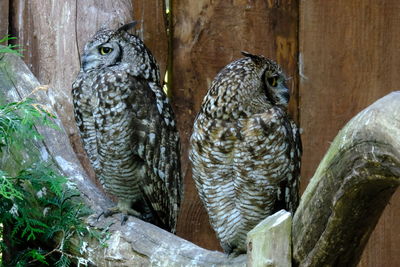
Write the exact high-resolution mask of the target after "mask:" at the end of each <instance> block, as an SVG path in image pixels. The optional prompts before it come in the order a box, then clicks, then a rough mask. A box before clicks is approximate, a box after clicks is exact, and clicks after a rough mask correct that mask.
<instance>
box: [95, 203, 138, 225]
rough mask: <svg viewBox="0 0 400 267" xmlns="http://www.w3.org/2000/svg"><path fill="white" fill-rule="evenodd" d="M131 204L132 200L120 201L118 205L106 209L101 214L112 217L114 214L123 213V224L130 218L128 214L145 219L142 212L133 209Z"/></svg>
mask: <svg viewBox="0 0 400 267" xmlns="http://www.w3.org/2000/svg"><path fill="white" fill-rule="evenodd" d="M130 206H131V204H130V202H124V201H119V202H118V205H117V206H115V207H112V208H108V209H107V210H106V211H104V212H103V213H102V214H100V216H101V215H104V217H110V216H112V215H114V214H117V213H121V225H123V224H125V222H126V221H127V220H128V215H131V216H135V217H136V218H139V219H143V218H142V217H143V216H142V215H141V214H140V212H138V211H136V210H134V209H132V208H131V207H130ZM100 216H99V218H100Z"/></svg>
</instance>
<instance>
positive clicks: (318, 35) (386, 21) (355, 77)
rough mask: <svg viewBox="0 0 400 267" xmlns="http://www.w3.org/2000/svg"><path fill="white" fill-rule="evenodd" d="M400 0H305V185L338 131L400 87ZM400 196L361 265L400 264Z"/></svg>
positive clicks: (302, 22) (302, 81) (302, 97)
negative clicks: (367, 107)
mask: <svg viewBox="0 0 400 267" xmlns="http://www.w3.org/2000/svg"><path fill="white" fill-rule="evenodd" d="M399 12H400V2H398V1H396V0H388V1H384V2H379V1H373V0H365V1H362V0H351V1H348V0H339V1H318V0H311V1H301V8H300V77H301V78H300V100H301V101H300V124H301V127H302V128H303V130H304V133H303V135H302V140H303V147H304V155H303V166H302V188H303V189H304V188H305V186H306V185H307V183H308V179H309V178H310V177H311V176H312V174H313V173H314V171H315V168H316V167H317V165H318V163H319V162H320V160H321V158H322V156H323V155H324V154H325V152H326V150H327V148H328V147H329V144H330V143H329V142H330V141H332V139H333V138H334V137H335V136H336V134H337V132H338V131H339V130H340V129H341V128H342V126H344V124H345V123H346V122H347V121H348V120H350V119H351V118H352V117H353V116H354V115H355V114H356V113H358V112H359V111H360V110H362V109H363V108H365V107H366V106H368V105H369V104H371V103H372V102H374V101H375V100H376V99H378V98H380V97H382V96H384V95H386V94H387V93H389V92H390V91H393V90H398V84H399V82H400V76H399V75H398V70H399V69H400V54H399V51H400V19H399V17H398V14H399ZM399 202H400V194H399V193H397V194H395V195H394V196H393V198H392V200H391V204H390V205H389V206H388V207H387V208H386V210H385V212H384V214H383V216H382V217H381V219H380V222H379V224H378V226H377V227H376V229H375V231H374V233H373V234H372V236H371V238H370V240H369V243H368V245H367V248H366V250H365V251H364V254H363V258H362V260H361V263H360V266H363V267H364V266H365V267H366V266H371V267H372V266H398V265H400V256H399V255H400V247H399V246H398V244H399V243H400V228H399V227H398V222H399V221H398V218H399V215H400V214H399V207H400V203H399Z"/></svg>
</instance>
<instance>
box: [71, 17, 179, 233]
mask: <svg viewBox="0 0 400 267" xmlns="http://www.w3.org/2000/svg"><path fill="white" fill-rule="evenodd" d="M135 24H136V22H133V23H129V24H126V25H124V26H122V27H120V28H119V29H116V30H108V29H100V30H99V31H98V32H97V33H96V34H95V35H94V36H93V38H92V39H91V40H90V41H89V42H88V43H87V44H86V45H85V48H84V51H83V56H82V64H81V69H80V72H79V74H78V76H77V78H76V80H75V82H74V83H73V85H72V96H73V106H74V115H75V120H76V123H77V126H78V130H79V133H80V136H81V139H82V143H83V146H84V149H85V151H86V153H87V155H88V158H89V160H90V162H91V165H92V166H93V169H94V171H95V174H96V176H97V178H98V179H99V181H100V183H101V184H102V186H103V188H104V190H105V191H106V192H108V193H110V194H112V195H113V196H115V197H117V199H118V204H117V206H116V207H114V208H111V209H110V210H108V211H107V212H106V214H107V215H110V214H114V213H119V212H121V213H123V214H127V215H133V216H136V217H139V218H141V219H143V220H146V221H148V222H151V223H153V224H155V225H157V226H159V227H162V228H164V229H166V230H168V231H171V232H175V225H176V221H177V214H178V209H179V206H180V203H181V198H182V176H181V173H180V144H179V135H178V132H177V128H176V124H175V119H174V114H173V111H172V108H171V105H170V103H169V101H168V98H167V97H166V95H165V93H164V92H163V90H162V88H161V87H160V73H159V69H158V66H157V63H156V61H155V59H154V57H153V56H152V54H151V52H150V51H149V50H148V49H147V48H146V46H145V45H144V43H143V42H142V40H140V39H139V38H138V37H137V36H135V35H132V34H129V33H128V31H129V30H130V29H132V28H133V27H134V26H135Z"/></svg>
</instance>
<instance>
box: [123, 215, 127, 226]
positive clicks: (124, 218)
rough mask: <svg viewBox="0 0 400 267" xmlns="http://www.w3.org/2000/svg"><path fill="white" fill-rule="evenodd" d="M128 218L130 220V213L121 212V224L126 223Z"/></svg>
mask: <svg viewBox="0 0 400 267" xmlns="http://www.w3.org/2000/svg"><path fill="white" fill-rule="evenodd" d="M127 220H128V215H126V214H121V226H122V225H124V224H125V223H126V221H127Z"/></svg>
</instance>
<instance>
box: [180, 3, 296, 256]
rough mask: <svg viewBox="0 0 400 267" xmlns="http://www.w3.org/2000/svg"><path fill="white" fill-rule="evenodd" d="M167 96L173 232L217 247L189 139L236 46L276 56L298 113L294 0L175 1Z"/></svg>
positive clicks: (235, 54) (237, 51)
mask: <svg viewBox="0 0 400 267" xmlns="http://www.w3.org/2000/svg"><path fill="white" fill-rule="evenodd" d="M172 10H173V12H174V14H173V28H174V29H173V56H174V60H173V88H172V90H173V91H172V97H173V103H174V107H175V111H176V114H177V121H178V126H179V130H180V133H181V140H182V148H183V156H182V167H183V173H184V174H185V200H184V203H183V207H182V209H181V216H180V218H179V222H178V229H177V233H178V235H180V236H181V237H184V238H186V239H188V240H190V241H192V242H194V243H196V244H198V245H200V246H203V247H205V248H209V249H220V248H219V244H218V242H217V240H216V238H215V234H214V232H213V231H212V230H211V228H210V226H209V223H208V216H207V214H206V212H205V211H204V209H203V207H202V204H201V202H200V200H199V198H198V195H197V191H196V189H195V188H194V184H193V181H192V179H191V170H190V164H189V161H188V158H187V152H188V139H189V136H190V134H191V131H192V126H193V120H194V117H195V115H196V113H197V112H198V110H199V108H200V105H201V102H202V99H203V97H204V95H205V93H206V92H207V89H208V87H209V85H210V83H211V81H212V80H213V79H214V77H215V75H216V74H217V73H218V71H219V70H220V69H221V68H222V67H224V66H225V65H227V64H228V63H230V62H231V61H233V60H234V59H237V58H239V57H241V54H240V51H242V50H244V51H248V52H251V53H255V54H262V55H265V56H266V57H269V58H272V59H275V60H277V61H278V62H279V63H280V64H281V65H282V66H283V68H284V69H285V70H286V73H287V75H288V76H289V77H293V79H292V80H290V83H289V86H290V87H291V88H292V89H294V92H293V94H292V95H294V97H293V101H292V102H293V103H292V106H291V111H292V112H293V114H294V117H295V118H297V112H296V108H293V107H296V106H297V97H296V96H297V91H296V87H297V86H296V84H297V63H296V62H297V47H298V46H297V29H298V27H297V26H298V1H297V0H296V1H246V0H230V1H211V0H198V1H189V0H181V1H174V2H173V6H172Z"/></svg>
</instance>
